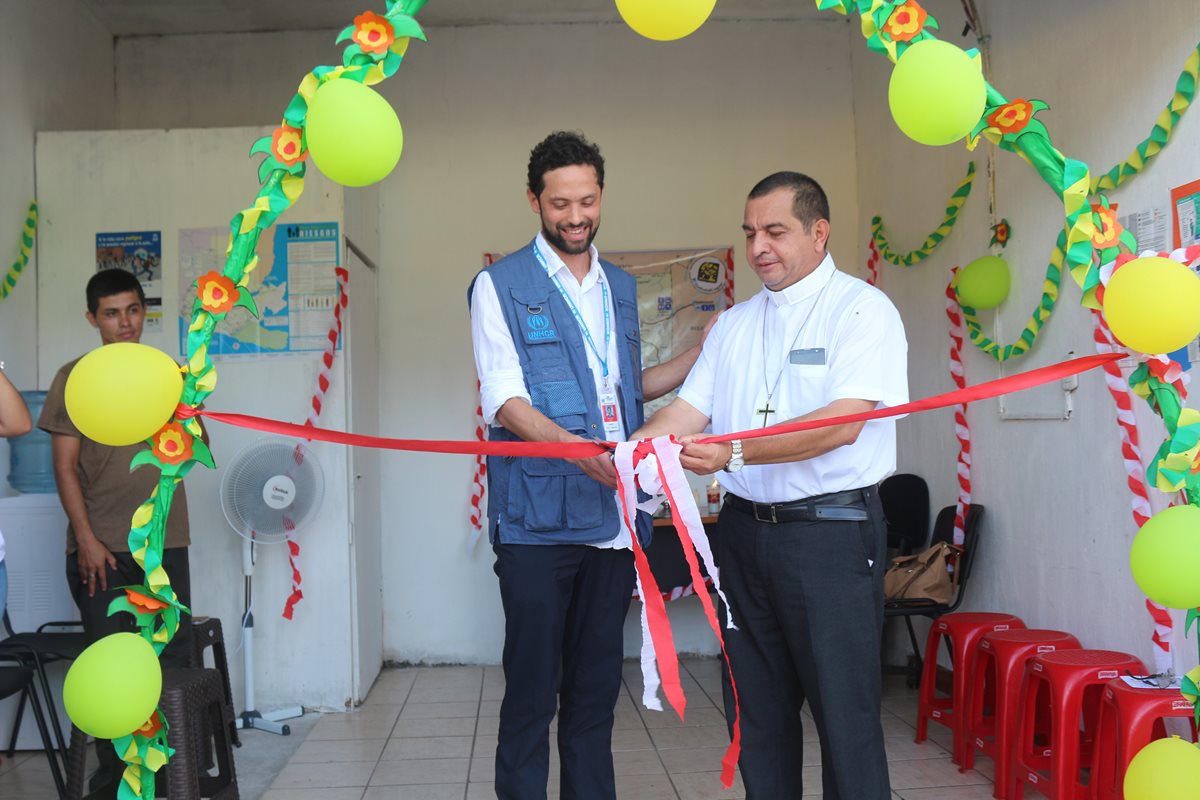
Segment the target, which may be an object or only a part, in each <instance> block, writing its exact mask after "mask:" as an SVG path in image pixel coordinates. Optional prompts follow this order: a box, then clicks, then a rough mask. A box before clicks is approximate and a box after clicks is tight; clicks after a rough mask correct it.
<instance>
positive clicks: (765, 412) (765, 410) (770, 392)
mask: <svg viewBox="0 0 1200 800" xmlns="http://www.w3.org/2000/svg"><path fill="white" fill-rule="evenodd" d="M831 280H832V278H831ZM829 283H830V281H826V282H825V285H824V286H822V287H821V289H820V291H818V292H817V296H816V298H814V299H813V306H812V308H810V309H809V310H808V316H806V317H805V318H804V322H803V323H801V325H800V329H799V330H798V331H796V335H795V336H793V337H792V343H791V344H790V345H788V348H787V350H785V351H784V355H783V363H782V364H780V366H779V371H778V372H776V373H775V381H774V382H773V383H771V384H770V385H768V383H767V306H769V305H770V303H771V298H770V296H769V295H765V296H764V297H763V310H762V320H763V324H762V345H763V347H762V360H763V388H764V389H766V391H767V402H765V403H763V407H762V408H756V409H755V410H754V413H755V414H762V418H763V424H762V426H763V427H764V428H765V427H767V422H768V419H767V418H768V417H769V416H770V415H771V414H774V413H776V412H777V411H779V409H778V408H771V398H772V397H774V396H775V392H776V391H777V390H778V389H779V381H780V379H782V378H783V371H784V370H785V369H787V363H788V353H790V352H791V351H792V350H793V349H794V348H795V347H796V342H798V341H800V335H801V334H802V333H804V329H805V328H807V327H808V323H809V321H810V320H812V318H813V314H815V313H816V312H817V305H818V304H819V303H820V302H821V295H823V294H824V293H825V286H828V285H829Z"/></svg>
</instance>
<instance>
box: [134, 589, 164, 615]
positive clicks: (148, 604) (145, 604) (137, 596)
mask: <svg viewBox="0 0 1200 800" xmlns="http://www.w3.org/2000/svg"><path fill="white" fill-rule="evenodd" d="M125 597H126V598H127V599H128V600H129V603H130V605H132V606H133V607H134V608H136V609H138V610H139V611H140V612H141V613H143V614H152V613H154V612H155V611H159V610H161V609H164V608H166V607H167V604H166V603H164V602H163V601H162V600H159V599H158V598H157V597H148V596H146V595H144V594H142V593H141V592H139V591H137V590H136V589H126V590H125Z"/></svg>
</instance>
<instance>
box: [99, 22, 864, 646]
mask: <svg viewBox="0 0 1200 800" xmlns="http://www.w3.org/2000/svg"><path fill="white" fill-rule="evenodd" d="M849 31H850V26H848V25H847V24H846V23H845V22H844V21H843V20H841V19H838V18H831V19H830V20H829V21H823V22H820V23H816V24H811V23H810V24H807V25H802V24H798V23H778V22H762V23H713V24H710V25H708V26H706V27H705V28H704V29H703V30H702V31H701V32H700V33H699V34H697V35H696V36H693V37H691V38H690V39H688V40H686V41H684V42H681V43H677V44H672V45H656V44H651V43H649V42H646V41H644V40H642V39H640V38H639V37H637V36H636V35H634V34H633V33H631V32H630V31H629V30H627V29H626V28H625V27H624V26H621V25H554V26H487V27H461V28H450V29H433V30H431V31H430V32H429V34H430V39H431V41H432V43H431V44H429V45H422V44H420V43H414V44H413V46H412V48H411V49H410V51H409V55H408V58H407V60H406V63H405V65H404V66H403V67H402V68H401V71H400V73H399V74H397V75H396V76H395V77H394V78H392V79H390V80H389V81H387V82H386V83H384V84H382V87H381V88H382V92H383V94H385V95H386V96H387V97H388V98H389V99H390V100H392V102H393V104H394V105H395V107H396V109H397V111H398V113H399V114H400V118H401V121H402V122H403V124H404V127H405V155H404V157H403V158H402V159H401V162H400V165H399V167H398V168H397V170H396V172H395V174H393V175H392V176H391V177H390V178H389V179H388V180H387V181H385V182H384V184H383V185H382V187H381V189H380V204H381V212H382V217H381V220H380V255H381V259H382V260H381V270H380V273H379V276H378V277H379V313H380V332H379V338H380V342H381V349H380V354H379V365H378V366H379V378H380V408H381V412H382V414H383V419H382V420H381V425H380V431H379V432H380V433H382V434H383V435H388V436H409V437H424V438H444V439H462V438H468V437H470V436H471V432H472V426H473V413H474V406H475V400H474V379H475V378H474V368H473V364H472V361H471V351H470V339H469V334H468V324H467V311H466V302H465V296H466V287H467V284H468V282H469V281H470V279H471V277H472V276H473V275H474V273H475V272H476V271H477V270H478V268H479V264H480V256H481V253H482V252H483V251H485V250H495V249H497V248H499V249H506V250H507V249H512V248H515V247H519V246H520V245H522V244H524V243H525V242H526V241H527V240H528V239H529V238H530V237H532V235H533V233H534V232H535V230H536V228H535V225H536V219H535V218H534V217H533V216H532V215H530V213H529V211H528V206H527V205H526V203H525V200H524V182H525V165H526V162H527V160H528V153H529V149H530V148H531V147H532V146H533V145H534V144H535V143H536V142H537V141H538V140H540V139H541V138H542V137H543V136H544V135H545V134H546V133H548V132H549V131H550V130H553V129H556V128H578V129H582V130H584V131H585V132H586V133H587V134H588V135H589V136H590V137H592V138H593V139H594V140H595V141H596V142H598V143H599V144H600V145H601V147H602V148H603V150H604V153H605V155H606V157H607V159H608V181H607V188H608V191H607V192H606V195H605V197H606V203H605V215H604V222H603V226H602V227H603V230H602V232H601V234H600V237H599V239H598V240H597V241H598V244H599V245H600V246H601V247H604V248H610V249H635V248H655V247H674V246H685V247H686V246H691V245H711V244H722V243H724V244H739V236H740V230H739V226H740V222H741V212H742V203H743V199H744V197H745V193H746V191H747V190H748V189H749V188H750V186H751V185H753V183H754V182H755V181H757V180H758V179H759V178H761V177H763V176H764V175H766V174H768V173H769V172H772V171H774V170H777V169H783V168H798V169H804V170H807V171H810V172H812V173H813V174H814V175H815V176H816V177H818V178H819V179H820V180H822V181H823V182H824V183H825V184H826V186H827V188H828V189H829V191H830V195H831V200H832V203H833V206H834V208H835V209H836V210H835V214H836V215H837V220H838V227H837V235H836V238H835V248H834V250H835V254H836V255H838V256H839V258H840V259H841V260H842V261H843V263H845V264H846V265H847V266H848V267H851V268H852V267H853V260H854V254H855V251H856V247H855V243H856V242H857V240H858V238H859V230H858V226H857V223H856V220H857V218H858V206H857V201H856V188H857V175H856V164H855V159H854V152H853V148H852V141H853V138H852V137H853V110H854V109H853V98H852V96H851V83H850V53H849V50H848V48H847V46H846V42H847V38H848V32H849ZM333 38H334V37H333V34H332V33H330V34H323V33H320V34H314V33H296V34H263V35H246V36H224V37H208V36H205V37H168V38H154V37H147V38H136V39H126V40H121V41H120V42H119V43H118V46H117V51H116V52H117V55H116V71H117V86H118V89H117V95H118V107H119V108H121V109H124V110H130V111H131V110H132V109H134V108H138V109H144V110H145V111H146V112H147V113H150V114H151V115H152V116H153V122H154V124H156V125H163V126H176V125H182V126H187V125H200V124H221V125H228V124H248V123H251V122H254V123H268V122H272V121H273V120H275V119H277V118H278V117H279V115H280V114H281V113H282V110H283V107H284V106H285V105H286V102H287V100H288V99H289V98H290V96H291V93H292V92H293V91H294V89H295V86H296V84H297V83H298V81H299V78H300V77H301V76H302V75H303V73H304V72H305V71H307V70H308V69H310V68H311V67H312V66H313V65H314V64H316V63H318V62H321V61H325V62H326V63H328V62H329V61H330V60H332V59H335V58H337V52H338V51H337V49H336V48H334V47H333V44H332V41H333ZM761 52H770V53H771V55H772V66H771V68H770V70H763V69H762V68H761V67H760V66H759V65H758V64H757V62H755V61H754V60H753V59H752V58H749V57H748V56H747V54H749V53H761ZM350 194H351V195H352V194H353V193H350ZM738 270H739V273H740V276H739V279H738V283H737V286H738V295H739V297H746V296H749V295H750V294H752V293H753V291H755V290H756V289H757V284H755V282H754V280H753V278H752V273H750V272H749V271H748V270H747V268H746V267H745V263H744V260H743V259H742V256H741V254H740V253H739V267H738ZM354 308H355V306H354V302H353V301H352V304H351V317H352V318H353V316H354ZM357 363H361V361H360V362H357ZM357 363H356V369H357ZM380 462H381V465H382V466H381V470H382V473H381V474H382V486H381V494H382V497H384V498H387V500H386V501H385V502H384V504H383V506H382V508H381V517H382V520H383V522H382V525H383V528H384V543H383V554H382V556H383V557H382V574H383V580H384V582H383V587H384V604H383V605H384V631H383V637H384V639H383V645H384V653H385V655H386V657H388V658H390V659H393V660H399V661H420V662H442V661H453V662H460V661H462V662H495V661H498V660H499V656H500V648H501V643H502V623H501V619H502V617H501V613H500V609H499V597H498V592H497V590H496V581H495V577H494V576H493V575H492V573H491V564H492V560H493V558H492V555H491V553H490V551H488V550H487V549H486V548H480V549H478V550H476V551H475V552H468V550H467V549H466V547H465V544H466V541H467V536H468V526H467V512H466V506H467V500H468V497H469V490H470V480H471V469H472V464H471V459H469V458H463V457H454V456H422V455H415V454H412V455H409V454H394V453H385V454H382V455H381V458H380ZM672 613H673V614H674V615H675V617H676V619H677V624H678V626H679V631H678V633H677V641H678V642H679V643H680V646H681V647H682V648H683V649H685V650H690V651H700V652H714V650H715V641H714V640H713V639H712V637H711V634H709V633H708V631H707V626H706V624H705V623H704V622H703V619H702V616H701V614H700V612H699V605H698V603H697V602H696V601H695V600H694V599H691V600H683V601H680V602H678V603H676V604H674V605H673V606H672ZM627 644H628V647H629V650H628V652H629V653H630V654H632V653H634V652H636V649H635V648H636V635H633V634H631V636H630V637H628V643H627Z"/></svg>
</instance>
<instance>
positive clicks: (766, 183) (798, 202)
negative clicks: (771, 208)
mask: <svg viewBox="0 0 1200 800" xmlns="http://www.w3.org/2000/svg"><path fill="white" fill-rule="evenodd" d="M780 189H787V190H789V191H791V192H792V216H794V217H795V218H796V219H798V220H800V222H801V224H803V225H804V232H805V233H808V232H809V231H811V230H812V226H813V223H814V222H816V221H817V220H819V219H823V220H825V221H826V222H828V221H829V199H828V198H826V197H825V190H824V189H822V188H821V184H819V183H817V182H816V181H815V180H813V179H812V178H810V177H808V176H807V175H805V174H804V173H802V172H776V173H775V174H773V175H768V176H767V177H765V178H763V179H762V180H761V181H759V182H758V183H756V184H755V185H754V188H753V189H751V190H750V195H749V197H748V198H747V199H750V200H753V199H754V198H756V197H763V196H764V195H768V194H771V192H775V191H778V190H780Z"/></svg>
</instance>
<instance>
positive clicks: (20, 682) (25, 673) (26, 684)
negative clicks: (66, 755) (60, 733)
mask: <svg viewBox="0 0 1200 800" xmlns="http://www.w3.org/2000/svg"><path fill="white" fill-rule="evenodd" d="M4 663H8V664H14V665H15V666H10V667H4V666H0V700H4V699H6V698H8V697H12V696H13V695H16V694H19V695H20V696H21V702H22V704H24V703H26V702H28V703H29V708H30V709H31V710H32V711H33V719H34V721H35V722H36V723H37V727H38V733H39V734H41V737H42V749H43V750H44V751H45V752H46V760H47V761H49V762H50V776H51V777H52V778H53V779H54V786H55V789H56V790H57V791H58V796H59V798H62V797H63V796H64V792H65V787H64V785H63V774H62V769H61V767H60V765H59V761H58V752H57V750H55V747H54V740H53V739H51V738H50V728H49V727H48V726H47V725H46V717H45V715H44V713H43V712H42V704H41V703H40V702H39V701H38V697H37V692H35V691H34V684H33V679H34V677H35V676H36V675H37V671H36V670H35V669H33V668H32V667H28V666H25V659H24V658H23V657H22V656H21V655H20V654H19V653H18V652H17V651H16V648H14V647H8V648H0V664H4Z"/></svg>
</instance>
